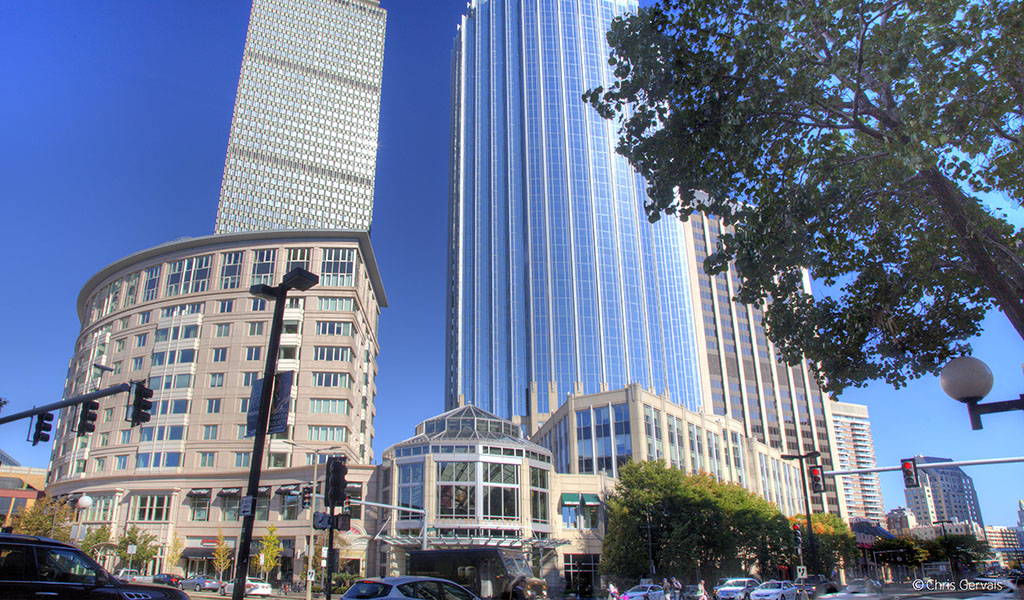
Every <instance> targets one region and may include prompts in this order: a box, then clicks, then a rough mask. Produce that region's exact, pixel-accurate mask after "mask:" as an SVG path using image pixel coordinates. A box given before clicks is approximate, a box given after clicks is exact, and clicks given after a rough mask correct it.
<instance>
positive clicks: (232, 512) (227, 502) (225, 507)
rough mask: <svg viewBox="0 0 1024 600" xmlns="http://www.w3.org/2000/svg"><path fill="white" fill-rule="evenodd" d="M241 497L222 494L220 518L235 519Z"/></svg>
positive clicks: (236, 518) (225, 519)
mask: <svg viewBox="0 0 1024 600" xmlns="http://www.w3.org/2000/svg"><path fill="white" fill-rule="evenodd" d="M240 503H241V499H240V498H239V497H238V496H224V497H223V498H221V499H220V510H221V520H223V521H237V520H238V507H239V504H240Z"/></svg>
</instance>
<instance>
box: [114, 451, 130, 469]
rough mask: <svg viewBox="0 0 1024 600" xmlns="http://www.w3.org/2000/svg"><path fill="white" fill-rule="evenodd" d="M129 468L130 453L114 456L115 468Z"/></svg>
mask: <svg viewBox="0 0 1024 600" xmlns="http://www.w3.org/2000/svg"><path fill="white" fill-rule="evenodd" d="M127 468H128V455H127V454H121V455H119V456H115V457H114V470H115V471H124V470H126V469H127Z"/></svg>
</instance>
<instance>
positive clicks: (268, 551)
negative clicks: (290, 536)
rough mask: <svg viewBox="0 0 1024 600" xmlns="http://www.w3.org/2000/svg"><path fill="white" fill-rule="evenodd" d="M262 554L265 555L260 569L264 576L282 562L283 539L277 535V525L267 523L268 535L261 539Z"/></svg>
mask: <svg viewBox="0 0 1024 600" xmlns="http://www.w3.org/2000/svg"><path fill="white" fill-rule="evenodd" d="M260 554H261V555H262V556H263V564H262V565H261V567H260V570H261V571H263V576H264V578H266V574H267V573H270V572H272V571H273V570H274V569H276V568H277V567H278V566H280V564H281V539H280V538H279V537H277V527H274V526H273V525H267V535H265V536H263V539H262V540H260Z"/></svg>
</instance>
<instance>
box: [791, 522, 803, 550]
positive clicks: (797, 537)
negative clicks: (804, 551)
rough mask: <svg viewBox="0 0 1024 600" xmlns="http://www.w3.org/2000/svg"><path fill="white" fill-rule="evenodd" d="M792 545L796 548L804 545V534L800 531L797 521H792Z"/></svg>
mask: <svg viewBox="0 0 1024 600" xmlns="http://www.w3.org/2000/svg"><path fill="white" fill-rule="evenodd" d="M793 545H794V546H796V547H797V549H800V548H803V547H804V534H803V533H802V532H801V531H800V524H799V523H793Z"/></svg>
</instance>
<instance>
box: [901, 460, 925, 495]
mask: <svg viewBox="0 0 1024 600" xmlns="http://www.w3.org/2000/svg"><path fill="white" fill-rule="evenodd" d="M900 469H901V470H902V471H903V486H904V487H908V488H916V487H921V482H920V481H919V480H918V478H917V459H916V458H904V459H903V460H901V461H900Z"/></svg>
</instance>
